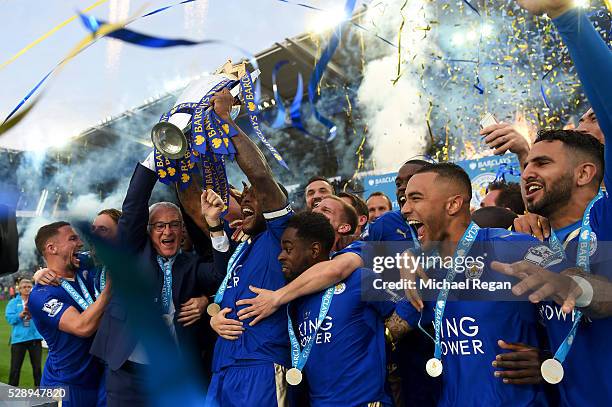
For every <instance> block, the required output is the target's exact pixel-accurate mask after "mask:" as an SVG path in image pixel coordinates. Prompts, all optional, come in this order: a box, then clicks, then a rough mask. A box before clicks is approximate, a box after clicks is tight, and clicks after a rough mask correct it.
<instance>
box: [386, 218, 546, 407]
mask: <svg viewBox="0 0 612 407" xmlns="http://www.w3.org/2000/svg"><path fill="white" fill-rule="evenodd" d="M545 247H546V246H544V245H543V244H542V243H541V242H539V241H537V240H536V239H534V238H532V237H531V236H527V235H524V234H519V233H514V232H509V231H507V230H505V229H481V230H480V231H479V232H478V235H477V237H476V241H475V244H474V246H473V247H472V249H471V250H470V252H469V255H471V256H474V257H476V256H479V255H482V254H484V253H485V252H486V256H484V261H483V267H482V268H481V269H480V270H471V271H470V272H469V273H468V272H467V271H466V272H464V273H458V274H457V275H456V277H455V280H454V281H455V282H458V283H459V282H464V281H466V279H470V278H478V279H480V280H481V281H496V282H501V281H505V280H506V279H507V278H508V277H507V276H504V275H502V274H500V273H497V272H495V271H494V270H492V269H491V268H490V263H491V261H493V260H497V261H501V262H505V263H513V262H516V261H520V260H523V259H524V258H530V259H531V260H534V253H536V254H538V255H539V253H540V252H539V251H538V250H537V249H540V248H545ZM532 249H536V250H532ZM546 260H550V259H546ZM445 274H446V272H445V271H444V270H433V271H432V270H430V271H428V275H429V276H430V278H432V277H433V278H443V277H444V276H445ZM437 292H438V291H435V293H436V294H437ZM454 294H456V293H453V290H451V291H450V293H449V300H448V301H447V302H446V308H445V310H444V316H443V318H442V324H441V332H440V341H441V351H442V365H443V373H442V381H443V388H442V395H441V398H440V402H439V404H438V406H449V407H450V406H466V407H471V406H513V407H515V406H517V407H518V406H545V405H547V401H546V398H545V395H544V392H543V390H542V388H541V386H535V385H511V384H504V383H503V382H502V379H501V378H496V377H495V376H494V372H495V370H496V369H495V368H494V367H493V366H492V364H491V363H492V362H493V361H494V360H495V357H496V356H497V355H498V354H500V353H503V352H506V351H504V350H502V349H501V348H500V347H499V346H498V344H497V341H498V340H500V339H502V340H504V341H505V342H521V343H525V344H528V345H532V346H535V347H539V343H538V339H537V334H536V326H537V321H538V318H537V309H536V307H535V305H533V304H531V303H529V302H528V301H478V300H474V301H468V300H465V299H464V300H456V299H453V296H454ZM487 295H488V294H487ZM509 295H511V293H506V297H507V298H510V297H509ZM434 298H435V297H434ZM434 307H435V302H434V301H426V302H425V309H424V311H423V313H422V315H421V314H420V313H419V312H418V311H416V310H415V309H414V308H413V307H412V306H411V305H410V304H409V303H408V302H406V301H401V302H400V303H398V306H397V310H396V312H397V314H398V315H399V316H400V317H402V318H403V319H405V320H406V321H407V322H408V324H409V325H410V326H411V327H412V328H415V329H418V328H417V326H418V323H419V320H420V323H421V325H423V326H424V325H425V324H430V323H431V322H432V321H433V310H434ZM431 357H433V355H431ZM424 368H425V366H423V369H424Z"/></svg>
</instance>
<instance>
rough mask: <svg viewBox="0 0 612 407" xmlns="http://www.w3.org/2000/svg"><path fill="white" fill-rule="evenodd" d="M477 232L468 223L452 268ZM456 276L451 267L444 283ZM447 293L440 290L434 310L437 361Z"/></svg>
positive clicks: (440, 350) (470, 245)
mask: <svg viewBox="0 0 612 407" xmlns="http://www.w3.org/2000/svg"><path fill="white" fill-rule="evenodd" d="M479 230H480V227H479V226H478V225H477V224H476V223H474V222H471V223H470V225H469V226H468V228H467V229H466V231H465V232H464V233H463V236H462V237H461V240H460V241H459V243H457V248H456V249H455V254H454V255H453V266H454V265H455V263H456V260H457V257H459V256H465V255H466V254H468V252H469V251H470V249H471V248H472V245H473V244H474V241H476V237H477V236H478V231H479ZM456 276H457V272H456V271H455V268H454V267H451V268H450V269H449V270H448V272H447V273H446V277H444V281H448V282H449V283H452V282H453V281H454V280H455V277H456ZM449 291H450V290H449V289H448V288H442V289H441V290H440V292H439V293H438V299H437V300H436V309H435V314H434V329H435V333H436V338H435V339H434V345H435V350H434V357H435V358H436V359H438V360H441V359H440V358H441V357H442V347H441V346H440V329H441V327H442V317H443V316H444V309H445V308H446V300H447V298H448V293H449ZM419 327H420V324H419ZM428 336H429V335H428Z"/></svg>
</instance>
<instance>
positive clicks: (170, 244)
mask: <svg viewBox="0 0 612 407" xmlns="http://www.w3.org/2000/svg"><path fill="white" fill-rule="evenodd" d="M159 242H160V244H161V247H162V248H164V249H168V250H171V249H174V247H175V244H176V236H168V237H162V238H161V240H160V241H159Z"/></svg>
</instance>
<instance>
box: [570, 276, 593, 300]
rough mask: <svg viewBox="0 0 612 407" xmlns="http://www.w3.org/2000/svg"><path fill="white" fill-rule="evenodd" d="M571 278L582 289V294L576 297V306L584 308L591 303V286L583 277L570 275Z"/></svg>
mask: <svg viewBox="0 0 612 407" xmlns="http://www.w3.org/2000/svg"><path fill="white" fill-rule="evenodd" d="M570 277H571V278H572V280H574V281H575V282H576V284H578V287H580V288H581V289H582V294H580V296H579V297H578V298H576V307H578V308H585V307H588V306H589V305H590V304H591V301H592V300H593V286H592V285H591V283H589V282H588V280H586V279H585V278H583V277H580V276H570Z"/></svg>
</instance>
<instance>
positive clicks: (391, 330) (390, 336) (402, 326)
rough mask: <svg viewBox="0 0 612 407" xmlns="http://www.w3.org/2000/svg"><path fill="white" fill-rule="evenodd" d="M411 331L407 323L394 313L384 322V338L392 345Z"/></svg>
mask: <svg viewBox="0 0 612 407" xmlns="http://www.w3.org/2000/svg"><path fill="white" fill-rule="evenodd" d="M411 329H412V328H410V325H408V322H406V321H404V320H403V319H402V318H401V317H400V316H399V315H397V313H396V312H395V311H393V314H391V316H390V317H389V318H387V320H386V321H385V336H386V338H387V340H389V341H391V344H392V345H394V344H396V343H397V342H398V341H399V340H400V339H402V338H403V337H404V336H405V335H406V334H407V333H408V332H409V331H410V330H411Z"/></svg>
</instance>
